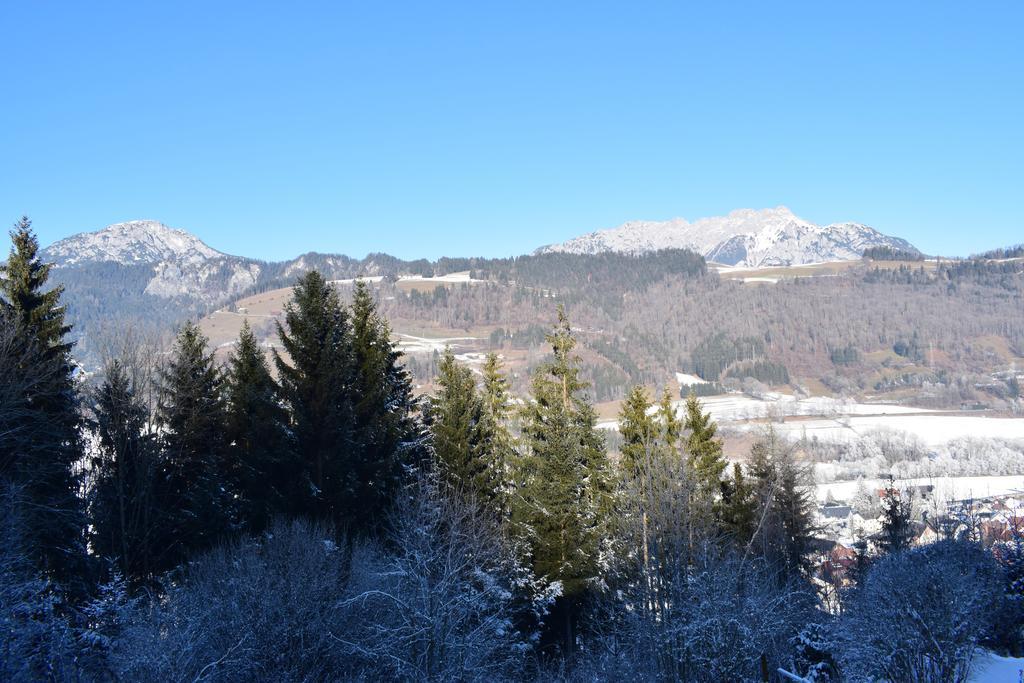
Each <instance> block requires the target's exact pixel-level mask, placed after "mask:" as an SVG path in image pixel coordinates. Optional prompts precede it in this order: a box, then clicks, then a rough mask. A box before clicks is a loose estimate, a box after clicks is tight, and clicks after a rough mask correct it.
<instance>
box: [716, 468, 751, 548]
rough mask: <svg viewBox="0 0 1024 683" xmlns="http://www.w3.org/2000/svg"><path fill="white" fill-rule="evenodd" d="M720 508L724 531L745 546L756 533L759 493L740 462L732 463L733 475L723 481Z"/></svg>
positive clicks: (740, 545)
mask: <svg viewBox="0 0 1024 683" xmlns="http://www.w3.org/2000/svg"><path fill="white" fill-rule="evenodd" d="M719 510H720V512H719V517H720V519H721V522H722V527H723V531H725V533H726V534H728V535H729V536H730V537H731V538H732V540H733V542H734V543H736V544H737V545H738V546H739V547H741V548H742V547H745V546H746V545H747V543H749V542H750V539H751V538H752V537H753V535H754V525H755V524H756V521H757V520H756V515H757V493H756V490H755V488H754V485H753V483H751V482H750V481H748V479H747V477H745V476H744V475H743V468H742V467H741V466H740V464H739V463H738V462H736V463H733V465H732V477H731V478H727V479H725V480H723V481H722V501H721V504H720V507H719Z"/></svg>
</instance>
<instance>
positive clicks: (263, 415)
mask: <svg viewBox="0 0 1024 683" xmlns="http://www.w3.org/2000/svg"><path fill="white" fill-rule="evenodd" d="M225 396H226V399H227V438H228V441H229V442H230V443H231V456H230V462H231V464H232V466H233V467H234V468H235V470H236V471H235V477H234V478H235V479H236V481H237V482H238V484H239V495H240V497H241V503H240V504H241V516H242V519H243V520H244V522H245V526H246V527H247V528H248V529H249V530H250V531H252V532H260V531H262V530H263V529H265V528H266V527H267V525H268V524H269V522H270V520H271V518H272V517H273V516H274V515H275V514H279V513H282V512H284V511H285V501H284V492H283V490H282V488H283V483H284V481H285V480H286V477H287V475H288V474H289V473H288V472H286V471H285V468H284V466H283V465H284V463H285V462H287V459H288V456H289V454H290V453H291V444H290V442H289V433H288V425H287V421H288V415H287V413H286V412H285V410H284V407H283V406H282V405H281V402H280V399H279V398H278V390H277V383H276V382H274V378H273V377H271V375H270V368H269V367H268V365H267V359H266V357H265V356H264V354H263V351H262V350H261V349H260V347H259V344H258V343H257V341H256V336H255V335H254V334H253V332H252V328H251V327H249V323H248V321H245V322H244V323H242V330H241V332H240V334H239V336H238V344H237V345H236V347H235V351H234V353H233V354H232V355H231V358H230V359H229V360H228V367H227V376H226V386H225Z"/></svg>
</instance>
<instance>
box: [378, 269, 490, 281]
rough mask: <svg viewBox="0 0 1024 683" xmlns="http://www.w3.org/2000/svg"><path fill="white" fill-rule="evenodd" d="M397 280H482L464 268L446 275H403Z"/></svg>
mask: <svg viewBox="0 0 1024 683" xmlns="http://www.w3.org/2000/svg"><path fill="white" fill-rule="evenodd" d="M398 281H399V282H455V283H458V282H467V283H471V282H483V280H474V279H473V278H471V277H470V276H469V271H468V270H465V271H462V272H461V273H448V274H447V275H438V276H436V277H420V276H419V275H403V276H401V277H400V278H398Z"/></svg>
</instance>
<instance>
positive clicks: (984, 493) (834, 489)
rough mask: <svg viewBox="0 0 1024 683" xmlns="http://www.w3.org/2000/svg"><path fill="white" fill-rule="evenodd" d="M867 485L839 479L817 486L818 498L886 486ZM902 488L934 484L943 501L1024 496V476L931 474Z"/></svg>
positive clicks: (905, 482)
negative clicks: (939, 475) (950, 475)
mask: <svg viewBox="0 0 1024 683" xmlns="http://www.w3.org/2000/svg"><path fill="white" fill-rule="evenodd" d="M862 481H863V484H861V483H860V482H857V481H838V482H833V483H828V484H817V485H815V487H814V491H815V495H817V497H818V500H820V501H822V502H824V501H825V499H826V498H828V497H829V495H830V494H831V497H832V499H834V500H845V501H850V500H852V499H853V498H854V495H855V494H856V493H857V489H858V487H860V486H864V487H865V488H867V490H868V491H875V490H877V489H880V488H882V487H883V486H885V485H886V483H887V481H885V480H881V479H864V480H862ZM898 483H899V485H900V486H901V487H907V486H928V485H931V486H934V487H935V489H934V495H935V497H936V498H937V499H938V500H939V501H949V500H964V499H965V498H987V497H988V496H1005V495H1009V494H1013V493H1021V494H1022V495H1024V476H1022V475H1013V476H1006V477H927V478H922V479H901V480H899V482H898Z"/></svg>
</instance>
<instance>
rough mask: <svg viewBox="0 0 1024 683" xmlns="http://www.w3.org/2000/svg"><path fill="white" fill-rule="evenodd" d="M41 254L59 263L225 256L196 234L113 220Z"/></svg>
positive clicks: (159, 225)
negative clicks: (102, 226)
mask: <svg viewBox="0 0 1024 683" xmlns="http://www.w3.org/2000/svg"><path fill="white" fill-rule="evenodd" d="M43 256H44V257H45V258H46V259H48V260H50V261H53V262H55V263H56V264H57V265H58V266H70V265H75V264H79V263H84V262H100V261H113V262H117V263H122V264H125V265H130V264H137V263H153V264H156V263H160V262H161V261H174V262H177V263H201V262H202V261H206V260H208V259H212V258H217V257H222V256H225V254H222V253H221V252H219V251H217V250H216V249H212V248H210V247H208V246H206V245H205V244H204V243H203V242H202V240H200V239H199V238H198V237H196V236H195V235H192V234H191V233H188V232H185V231H184V230H176V229H174V228H169V227H167V226H166V225H164V224H163V223H160V222H158V221H128V222H126V223H115V224H114V225H110V226H107V227H106V228H103V229H102V230H97V231H96V232H83V233H79V234H77V235H72V236H71V237H68V238H66V239H62V240H60V241H59V242H55V243H54V244H52V245H50V246H49V247H47V248H46V250H45V251H44V252H43Z"/></svg>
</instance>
